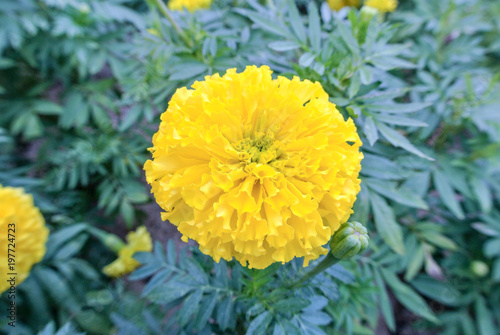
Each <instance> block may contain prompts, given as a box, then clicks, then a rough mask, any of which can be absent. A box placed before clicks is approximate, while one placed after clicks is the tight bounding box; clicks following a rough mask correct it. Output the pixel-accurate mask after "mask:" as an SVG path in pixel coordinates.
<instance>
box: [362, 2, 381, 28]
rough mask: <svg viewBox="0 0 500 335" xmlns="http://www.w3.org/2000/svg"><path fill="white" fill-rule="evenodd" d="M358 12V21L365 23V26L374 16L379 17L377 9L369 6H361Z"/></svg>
mask: <svg viewBox="0 0 500 335" xmlns="http://www.w3.org/2000/svg"><path fill="white" fill-rule="evenodd" d="M360 12H361V16H360V19H361V21H362V22H365V23H366V24H368V23H370V21H371V20H372V18H373V17H374V16H376V15H380V12H379V10H378V9H377V8H373V7H369V6H363V7H362V8H361V11H360Z"/></svg>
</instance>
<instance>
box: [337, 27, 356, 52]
mask: <svg viewBox="0 0 500 335" xmlns="http://www.w3.org/2000/svg"><path fill="white" fill-rule="evenodd" d="M337 31H338V32H339V33H340V36H341V37H342V40H344V42H345V44H346V45H347V47H348V48H349V50H351V52H352V53H353V54H354V55H359V45H358V41H357V40H356V39H355V38H354V36H353V34H352V31H351V30H350V29H348V26H347V25H346V24H344V23H343V22H338V24H337Z"/></svg>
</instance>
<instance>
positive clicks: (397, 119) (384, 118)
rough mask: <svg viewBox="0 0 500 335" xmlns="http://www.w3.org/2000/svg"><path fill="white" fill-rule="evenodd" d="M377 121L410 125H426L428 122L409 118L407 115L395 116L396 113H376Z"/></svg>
mask: <svg viewBox="0 0 500 335" xmlns="http://www.w3.org/2000/svg"><path fill="white" fill-rule="evenodd" d="M376 118H377V121H381V122H385V123H389V124H395V125H399V126H411V127H427V126H428V124H427V123H425V122H422V121H419V120H416V119H410V118H408V117H402V116H396V115H383V114H378V115H377V116H376Z"/></svg>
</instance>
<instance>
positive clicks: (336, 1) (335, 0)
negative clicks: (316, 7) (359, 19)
mask: <svg viewBox="0 0 500 335" xmlns="http://www.w3.org/2000/svg"><path fill="white" fill-rule="evenodd" d="M327 2H328V5H329V6H330V8H331V9H333V10H341V9H342V8H344V7H359V4H360V2H361V1H360V0H328V1H327Z"/></svg>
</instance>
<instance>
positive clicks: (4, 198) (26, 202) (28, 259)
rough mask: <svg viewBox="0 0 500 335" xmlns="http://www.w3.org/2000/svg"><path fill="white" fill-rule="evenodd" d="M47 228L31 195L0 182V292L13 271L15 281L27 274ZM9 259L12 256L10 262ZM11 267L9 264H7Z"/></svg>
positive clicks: (37, 259)
mask: <svg viewBox="0 0 500 335" xmlns="http://www.w3.org/2000/svg"><path fill="white" fill-rule="evenodd" d="M48 235H49V230H48V229H47V227H46V226H45V220H44V219H43V216H42V214H41V213H40V210H39V209H38V208H37V207H35V205H34V204H33V197H32V196H31V194H26V193H24V190H23V189H22V188H13V187H2V185H0V246H1V248H2V250H0V293H2V292H4V291H6V290H8V289H9V288H10V286H11V285H10V284H9V283H8V282H7V280H8V279H10V277H12V276H11V275H8V273H17V276H15V277H16V278H15V284H16V285H19V284H20V283H22V282H23V281H24V280H25V279H26V277H28V275H29V273H30V271H31V267H32V266H33V265H34V264H36V263H38V262H40V261H41V260H42V258H43V256H44V255H45V251H46V250H45V242H46V241H47V237H48ZM9 258H12V259H14V260H15V261H14V262H12V261H11V260H9ZM11 266H12V267H11Z"/></svg>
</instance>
